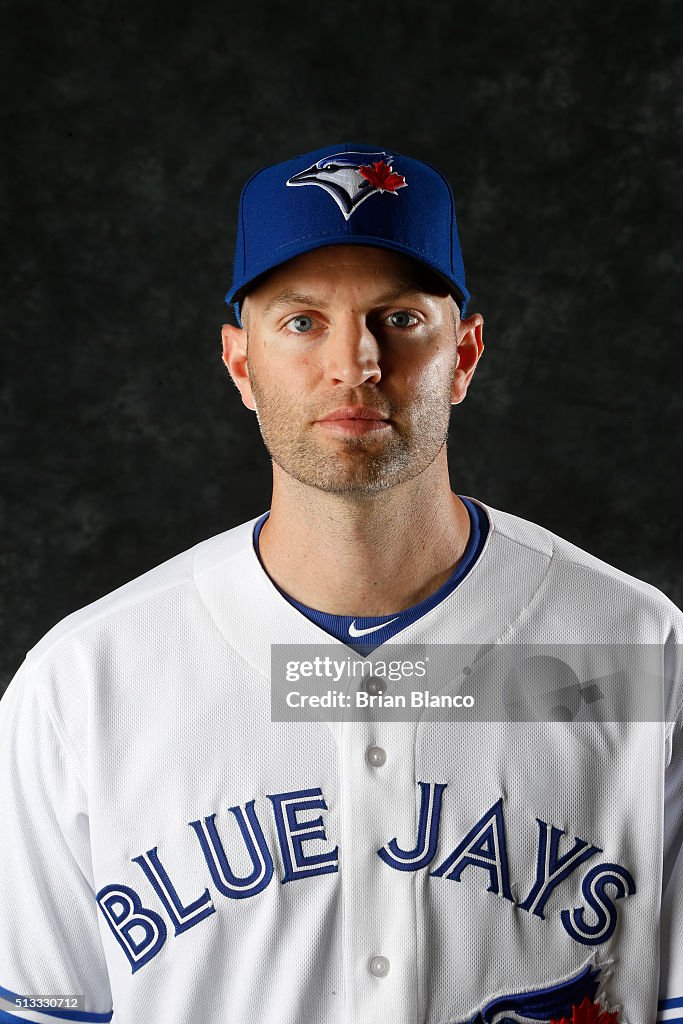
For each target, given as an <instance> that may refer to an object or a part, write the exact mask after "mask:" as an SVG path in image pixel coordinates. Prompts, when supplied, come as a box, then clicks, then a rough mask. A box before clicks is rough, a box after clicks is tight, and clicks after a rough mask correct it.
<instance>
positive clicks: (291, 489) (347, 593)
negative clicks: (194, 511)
mask: <svg viewBox="0 0 683 1024" xmlns="http://www.w3.org/2000/svg"><path fill="white" fill-rule="evenodd" d="M469 528H470V527H469V515H468V513H467V509H466V508H465V506H464V505H463V503H462V502H461V501H460V499H459V498H458V497H457V496H456V495H455V494H453V493H452V491H451V489H450V483H449V479H448V464H447V461H446V451H445V448H444V449H443V450H442V451H441V452H440V453H439V456H438V457H437V459H436V460H435V462H434V463H433V464H432V465H431V466H430V467H428V469H427V470H425V471H424V472H423V473H421V474H420V475H419V476H418V477H416V478H415V479H413V480H409V481H406V482H405V483H402V484H398V485H397V486H395V487H392V488H389V489H388V490H386V491H380V492H379V493H376V494H374V495H372V496H371V497H368V496H364V497H363V498H362V499H361V500H359V499H358V497H356V496H349V495H339V494H330V493H328V492H325V491H320V490H317V489H316V488H313V487H309V486H308V485H306V484H302V483H300V482H299V481H297V480H294V479H293V478H292V477H290V476H288V475H287V474H285V473H284V472H283V471H282V470H281V469H279V467H277V466H274V467H273V500H272V503H271V512H270V516H269V517H268V519H267V521H266V523H265V524H264V526H263V529H262V530H261V535H260V538H259V552H260V555H261V559H262V561H263V564H264V566H265V568H266V570H267V572H268V574H269V576H270V577H271V579H273V580H274V582H275V583H277V585H278V586H279V587H280V588H281V589H282V590H284V591H285V592H286V593H287V594H289V595H290V596H291V597H293V598H294V599H295V600H296V601H300V602H301V603H302V604H305V605H308V606H309V607H311V608H316V609H317V610H319V611H324V612H328V613H329V614H331V615H353V616H360V615H366V616H371V615H388V614H391V613H393V612H398V611H403V609H405V608H409V607H411V605H414V604H417V603H418V602H419V601H422V600H423V599H424V598H426V597H428V596H429V595H430V594H433V593H434V591H435V590H437V589H438V588H439V587H440V586H441V585H442V584H443V583H444V582H445V581H446V580H447V579H448V577H449V576H450V574H451V573H452V572H453V569H454V568H455V566H456V565H457V563H458V562H459V561H460V559H461V558H462V555H463V552H464V550H465V548H466V546H467V540H468V537H469Z"/></svg>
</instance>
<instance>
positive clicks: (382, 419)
mask: <svg viewBox="0 0 683 1024" xmlns="http://www.w3.org/2000/svg"><path fill="white" fill-rule="evenodd" d="M315 424H316V426H319V427H321V428H322V429H323V430H328V431H331V432H332V433H335V434H344V435H347V436H351V437H358V436H360V435H362V434H370V433H377V432H378V431H380V430H388V429H389V428H390V426H391V420H390V419H388V418H387V417H386V416H384V414H383V413H381V412H379V410H378V409H372V408H371V407H370V406H365V405H357V406H344V407H343V408H339V409H335V410H334V411H333V412H330V413H328V414H327V416H322V417H321V418H320V419H319V420H315Z"/></svg>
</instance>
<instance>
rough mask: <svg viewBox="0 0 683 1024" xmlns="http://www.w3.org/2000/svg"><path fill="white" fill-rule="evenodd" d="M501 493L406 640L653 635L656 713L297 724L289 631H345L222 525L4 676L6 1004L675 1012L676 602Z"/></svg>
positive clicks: (642, 1023)
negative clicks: (287, 656)
mask: <svg viewBox="0 0 683 1024" xmlns="http://www.w3.org/2000/svg"><path fill="white" fill-rule="evenodd" d="M487 512H488V515H489V517H490V523H491V526H490V531H489V534H488V537H487V540H486V544H485V547H484V549H483V551H482V553H481V554H480V556H479V558H478V560H477V562H476V564H475V565H474V566H473V568H472V569H471V571H470V572H469V574H468V575H467V576H466V578H465V579H464V580H463V581H462V583H461V584H460V585H459V586H458V587H457V588H456V589H455V590H454V591H453V592H452V593H451V594H450V595H449V597H448V598H447V599H446V600H444V601H443V602H441V603H440V604H439V605H437V606H436V607H434V608H433V609H432V610H431V611H429V612H428V614H426V615H424V616H423V617H422V618H420V619H418V620H417V621H415V622H414V623H412V624H411V625H410V626H409V627H408V628H407V629H406V630H404V632H403V633H402V634H401V635H400V636H399V637H398V638H396V639H397V640H400V642H401V643H402V644H407V643H415V644H418V645H419V644H466V645H467V644H473V645H481V646H482V647H488V645H494V646H500V645H505V644H513V643H518V644H528V643H530V644H546V643H550V644H552V643H564V644H586V645H589V646H590V645H605V644H612V645H615V649H616V647H617V646H618V645H622V644H625V645H646V644H647V645H656V646H657V649H658V650H661V662H662V674H661V678H660V680H659V682H658V684H657V685H660V686H661V690H662V692H661V694H660V695H658V696H659V697H661V701H662V703H663V708H664V712H663V714H662V716H661V719H660V720H653V721H621V722H618V721H595V720H590V721H589V720H585V721H584V720H580V718H579V719H577V720H573V721H552V722H547V721H546V722H528V721H516V722H510V723H508V722H492V721H482V722H477V721H472V722H467V723H464V722H463V721H459V720H457V719H453V720H451V721H448V722H443V721H426V720H424V719H422V720H416V721H380V720H374V721H364V722H363V721H347V722H325V721H317V722H311V721H300V722H278V721H273V720H272V717H271V705H270V701H271V690H270V671H271V660H270V659H271V644H286V643H289V644H310V645H318V644H324V645H330V644H331V645H336V647H337V648H338V649H339V650H340V651H341V652H346V653H348V650H347V648H345V646H344V645H343V644H342V643H340V642H339V641H336V640H332V639H331V637H330V636H328V635H327V634H325V633H323V632H322V631H321V630H320V628H319V627H317V626H316V625H314V624H313V623H312V622H311V621H309V619H307V618H306V617H305V616H304V615H302V614H301V613H300V612H299V611H298V610H297V609H296V608H294V607H292V605H291V604H290V603H289V602H288V601H287V600H286V599H285V598H284V597H283V595H282V594H281V593H280V592H279V591H278V590H277V588H276V587H275V586H274V585H273V583H272V582H271V581H270V579H269V578H268V576H267V574H266V573H265V571H264V569H263V568H262V567H261V565H260V563H259V560H258V557H257V555H256V553H255V551H254V547H253V543H252V527H253V522H250V523H245V524H243V525H241V526H238V527H237V528H235V529H233V530H229V531H227V532H226V533H223V534H221V535H219V536H217V537H215V538H213V539H210V540H208V541H206V542H204V543H201V544H199V545H197V546H196V547H195V548H193V549H192V550H190V551H187V552H185V553H184V554H181V555H179V556H177V557H176V558H173V559H171V560H170V561H169V562H167V563H165V564H164V565H162V566H160V567H159V568H156V569H154V570H152V571H151V572H148V573H147V574H146V575H144V576H142V577H141V578H139V579H137V580H135V581H133V582H132V583H130V584H128V585H126V586H124V587H122V588H121V589H119V590H117V591H115V592H114V593H112V594H110V595H108V596H107V597H105V598H103V599H102V600H100V601H97V602H95V603H94V604H92V605H90V606H89V607H87V608H85V609H83V610H81V611H79V612H77V613H75V614H74V615H71V616H69V617H68V618H67V619H65V620H64V621H63V622H62V623H60V624H59V625H58V626H56V627H55V628H54V629H53V630H52V631H51V632H50V633H49V634H48V635H47V636H46V637H45V638H44V639H43V640H42V641H41V642H40V643H39V644H38V645H37V646H36V647H35V648H34V649H33V650H32V651H31V652H30V653H29V654H28V656H27V658H26V660H25V662H24V664H23V665H22V667H21V668H20V670H19V672H18V673H17V675H16V676H15V678H14V679H13V681H12V682H11V684H10V686H9V688H8V690H7V692H6V694H5V696H4V697H3V699H2V701H1V702H0V829H1V838H0V997H2V1000H3V1001H2V1003H0V1005H1V1006H2V1007H3V1009H2V1010H0V1021H16V1020H30V1021H36V1022H38V1021H40V1022H48V1021H49V1022H51V1024H55V1022H56V1021H62V1020H78V1021H87V1022H95V1021H102V1022H109V1021H115V1022H116V1024H176V1022H177V1024H181V1022H182V1024H185V1022H197V1024H227V1022H230V1024H233V1022H234V1024H266V1022H269V1024H275V1022H277V1024H380V1022H381V1024H385V1022H387V1024H388V1022H391V1024H416V1022H420V1024H469V1022H473V1024H499V1022H502V1021H525V1022H527V1024H528V1022H539V1021H544V1022H548V1021H564V1022H565V1024H566V1022H567V1021H568V1020H572V1021H573V1024H617V1022H620V1024H654V1022H655V1020H656V1019H658V1020H659V1021H661V1022H667V1024H673V1022H675V1021H678V1022H679V1024H680V1022H681V1020H683V732H682V729H681V724H682V712H681V707H682V704H683V666H682V665H681V659H680V656H679V652H680V650H681V648H680V644H681V640H682V639H683V616H682V615H681V613H680V612H679V611H678V610H677V609H676V608H675V607H674V606H673V605H672V604H671V602H670V601H668V600H667V598H665V597H664V596H663V595H662V594H661V593H659V592H658V591H657V590H655V589H654V588H652V587H651V586H649V585H647V584H645V583H642V582H639V581H637V580H634V579H633V578H631V577H629V576H627V575H625V574H624V573H621V572H619V571H618V570H616V569H613V568H611V567H609V566H607V565H605V564H604V563H602V562H600V561H599V560H597V559H596V558H594V557H592V556H590V555H588V554H586V553H585V552H583V551H581V550H580V549H578V548H576V547H575V546H573V545H572V544H570V543H568V542H566V541H564V540H562V539H560V538H558V537H556V536H555V535H553V534H552V533H550V532H548V531H547V530H545V529H543V528H541V527H539V526H536V525H533V524H531V523H528V522H525V521H523V520H520V519H518V518H515V517H514V516H511V515H508V514H506V513H503V512H500V511H496V510H494V509H487ZM387 646H390V645H387ZM587 672H588V673H589V674H590V666H588V667H587ZM388 685H389V687H391V683H389V684H388ZM643 685H652V684H651V683H650V682H648V683H644V684H643ZM47 995H52V996H61V997H64V998H66V997H69V996H72V995H74V996H75V995H81V996H83V997H84V1000H83V1007H82V1008H81V1009H80V1010H78V1011H75V1012H74V1011H72V1010H70V1009H68V1008H66V1007H64V1006H63V1005H62V1006H55V1001H54V1000H53V1001H52V1003H51V1004H50V1003H48V1002H47V1001H44V1002H42V1003H41V1002H40V1001H38V1000H36V999H35V998H34V999H33V1000H32V1001H26V1002H25V1003H24V1004H23V1006H22V1007H21V1008H17V1003H16V999H17V998H19V997H25V998H26V999H27V997H29V996H47ZM48 1008H49V1013H48V1012H47V1009H48Z"/></svg>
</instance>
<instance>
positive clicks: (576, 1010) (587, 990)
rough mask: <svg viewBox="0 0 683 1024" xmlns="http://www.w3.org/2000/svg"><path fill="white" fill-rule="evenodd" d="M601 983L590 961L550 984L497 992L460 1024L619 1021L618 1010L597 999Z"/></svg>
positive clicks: (608, 1023)
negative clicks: (515, 990)
mask: <svg viewBox="0 0 683 1024" xmlns="http://www.w3.org/2000/svg"><path fill="white" fill-rule="evenodd" d="M599 985H600V968H599V967H595V966H593V965H592V964H591V963H588V964H586V965H585V966H584V967H583V968H582V969H581V970H580V971H579V972H578V974H574V975H572V976H571V977H570V978H566V979H565V980H564V981H561V982H558V983H556V984H554V985H550V986H549V987H547V988H539V989H530V990H527V991H525V992H512V993H510V994H509V995H500V996H496V997H495V998H494V999H492V1000H490V1001H489V1002H487V1003H485V1004H484V1006H482V1007H481V1009H479V1010H477V1011H476V1013H475V1014H474V1015H473V1016H472V1017H470V1018H469V1019H468V1020H467V1021H459V1022H458V1024H520V1022H521V1024H540V1022H541V1021H542V1022H544V1024H618V1014H617V1013H616V1012H611V1011H609V1010H606V1009H605V1008H604V1007H603V1006H602V1005H601V1004H600V1003H599V1002H597V1001H596V992H597V990H598V987H599Z"/></svg>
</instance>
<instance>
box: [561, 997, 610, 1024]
mask: <svg viewBox="0 0 683 1024" xmlns="http://www.w3.org/2000/svg"><path fill="white" fill-rule="evenodd" d="M550 1024H619V1014H618V1013H617V1012H616V1010H615V1011H614V1012H612V1011H610V1010H603V1008H602V1006H601V1005H600V1003H592V1002H591V1001H590V999H589V998H588V996H585V997H584V1000H583V1002H582V1003H581V1004H580V1005H579V1006H572V1019H571V1020H569V1019H568V1018H567V1017H562V1019H561V1020H557V1019H555V1020H552V1021H551V1022H550Z"/></svg>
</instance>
